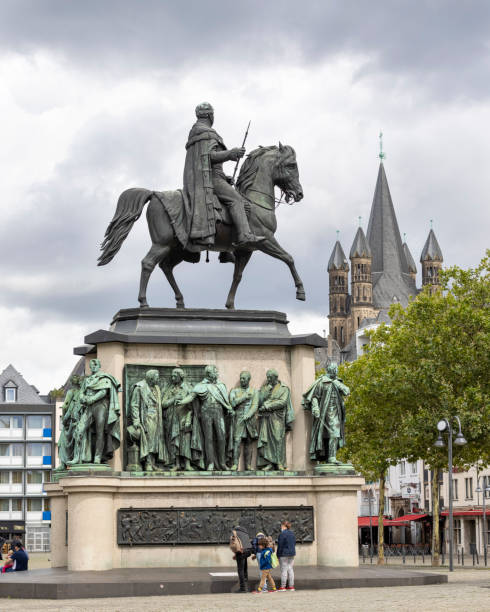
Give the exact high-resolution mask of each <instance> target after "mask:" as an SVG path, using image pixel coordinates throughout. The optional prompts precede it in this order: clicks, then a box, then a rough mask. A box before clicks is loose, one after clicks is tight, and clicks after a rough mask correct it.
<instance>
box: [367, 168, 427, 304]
mask: <svg viewBox="0 0 490 612" xmlns="http://www.w3.org/2000/svg"><path fill="white" fill-rule="evenodd" d="M367 241H368V244H369V246H370V247H371V253H372V264H371V271H372V278H373V303H374V305H375V306H376V307H377V308H388V307H389V306H390V304H391V303H392V301H393V296H396V297H397V299H398V300H399V301H400V302H401V303H402V304H403V305H404V306H406V305H407V304H408V299H409V296H411V295H412V296H415V295H416V294H417V290H416V287H415V282H414V280H413V278H412V277H411V276H410V271H409V267H408V263H407V258H406V256H405V253H404V249H403V246H402V239H401V236H400V230H399V228H398V222H397V220H396V214H395V208H394V206H393V202H392V200H391V194H390V189H389V187H388V180H387V178H386V173H385V169H384V165H383V163H382V160H381V163H380V165H379V171H378V178H377V181H376V189H375V191H374V198H373V204H372V207H371V214H370V216H369V225H368V230H367Z"/></svg>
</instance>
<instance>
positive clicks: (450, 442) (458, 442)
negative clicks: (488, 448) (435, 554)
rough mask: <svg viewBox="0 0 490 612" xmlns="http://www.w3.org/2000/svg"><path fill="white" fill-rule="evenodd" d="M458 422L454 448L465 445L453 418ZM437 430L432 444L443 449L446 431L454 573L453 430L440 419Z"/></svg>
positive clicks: (447, 422) (450, 569)
mask: <svg viewBox="0 0 490 612" xmlns="http://www.w3.org/2000/svg"><path fill="white" fill-rule="evenodd" d="M455 418H456V420H457V421H458V425H459V431H458V433H457V434H456V437H455V439H454V444H456V446H464V445H465V444H466V440H465V437H464V436H463V434H462V433H461V421H460V420H459V417H455ZM437 429H438V431H439V435H438V437H437V440H436V441H435V442H434V446H436V447H437V448H444V446H445V443H444V438H443V437H442V432H443V431H446V429H447V431H448V434H449V435H448V451H447V464H448V474H449V571H450V572H452V571H454V567H453V537H454V535H453V533H454V525H453V430H452V427H451V424H450V423H449V421H448V420H447V419H441V420H440V421H439V422H438V423H437Z"/></svg>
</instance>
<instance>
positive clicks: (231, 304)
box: [225, 302, 235, 310]
mask: <svg viewBox="0 0 490 612" xmlns="http://www.w3.org/2000/svg"><path fill="white" fill-rule="evenodd" d="M225 306H226V308H228V310H235V303H234V302H226V304H225Z"/></svg>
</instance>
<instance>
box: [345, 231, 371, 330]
mask: <svg viewBox="0 0 490 612" xmlns="http://www.w3.org/2000/svg"><path fill="white" fill-rule="evenodd" d="M349 259H350V261H351V312H352V319H351V326H352V329H349V337H351V336H352V334H353V333H354V332H355V331H356V329H359V327H360V325H361V322H362V320H363V319H367V318H370V317H373V316H374V312H373V283H372V280H371V261H372V254H371V248H370V246H369V244H368V241H367V239H366V236H365V234H364V231H363V229H362V227H360V226H359V228H358V230H357V233H356V236H355V238H354V242H353V243H352V247H351V250H350V253H349Z"/></svg>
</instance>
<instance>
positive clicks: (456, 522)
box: [454, 519, 461, 544]
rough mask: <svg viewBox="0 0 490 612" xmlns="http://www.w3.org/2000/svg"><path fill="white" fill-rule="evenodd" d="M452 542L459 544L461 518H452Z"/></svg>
mask: <svg viewBox="0 0 490 612" xmlns="http://www.w3.org/2000/svg"><path fill="white" fill-rule="evenodd" d="M454 543H455V544H461V519H454Z"/></svg>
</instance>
